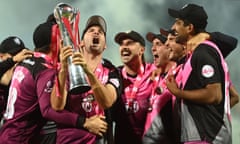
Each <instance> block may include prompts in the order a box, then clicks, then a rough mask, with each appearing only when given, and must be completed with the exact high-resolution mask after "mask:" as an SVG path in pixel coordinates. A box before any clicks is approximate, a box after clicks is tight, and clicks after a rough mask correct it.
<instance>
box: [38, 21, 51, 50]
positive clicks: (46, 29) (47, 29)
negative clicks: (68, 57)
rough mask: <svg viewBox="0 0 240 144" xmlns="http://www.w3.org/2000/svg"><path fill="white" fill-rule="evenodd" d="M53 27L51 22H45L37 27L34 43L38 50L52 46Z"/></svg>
mask: <svg viewBox="0 0 240 144" xmlns="http://www.w3.org/2000/svg"><path fill="white" fill-rule="evenodd" d="M52 25H53V24H52V23H50V22H45V23H42V24H39V25H38V26H37V27H36V29H35V30H34V32H33V42H34V45H35V47H36V48H41V47H44V46H47V45H50V44H51V36H52Z"/></svg>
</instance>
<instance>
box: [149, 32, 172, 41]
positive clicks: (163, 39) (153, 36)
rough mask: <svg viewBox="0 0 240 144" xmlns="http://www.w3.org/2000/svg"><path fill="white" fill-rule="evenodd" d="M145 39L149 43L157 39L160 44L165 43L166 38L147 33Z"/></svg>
mask: <svg viewBox="0 0 240 144" xmlns="http://www.w3.org/2000/svg"><path fill="white" fill-rule="evenodd" d="M146 38H147V40H148V41H149V42H152V41H153V40H154V39H156V38H157V39H159V40H160V41H161V42H162V43H165V42H166V40H167V38H166V36H164V35H162V34H155V33H152V32H148V33H147V34H146Z"/></svg>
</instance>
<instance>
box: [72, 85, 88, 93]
mask: <svg viewBox="0 0 240 144" xmlns="http://www.w3.org/2000/svg"><path fill="white" fill-rule="evenodd" d="M90 89H91V87H90V86H89V85H82V86H77V87H74V88H71V89H70V90H69V93H70V94H74V95H75V94H82V93H85V92H87V91H89V90H90Z"/></svg>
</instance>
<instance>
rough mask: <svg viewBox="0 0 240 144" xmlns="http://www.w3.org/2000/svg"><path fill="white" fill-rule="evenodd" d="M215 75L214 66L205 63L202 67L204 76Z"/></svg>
mask: <svg viewBox="0 0 240 144" xmlns="http://www.w3.org/2000/svg"><path fill="white" fill-rule="evenodd" d="M213 75H214V68H213V67H212V66H211V65H204V66H203V67H202V76H204V77H205V78H210V77H212V76H213Z"/></svg>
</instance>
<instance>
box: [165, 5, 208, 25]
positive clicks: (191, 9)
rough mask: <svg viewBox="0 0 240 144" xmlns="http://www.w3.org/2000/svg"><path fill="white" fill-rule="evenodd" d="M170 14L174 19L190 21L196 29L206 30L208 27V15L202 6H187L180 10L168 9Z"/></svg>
mask: <svg viewBox="0 0 240 144" xmlns="http://www.w3.org/2000/svg"><path fill="white" fill-rule="evenodd" d="M168 14H169V15H170V16H172V17H174V18H180V19H182V20H188V21H189V22H190V23H192V24H193V25H194V27H195V28H200V29H205V28H206V26H207V19H208V16H207V13H206V11H205V10H204V8H203V7H202V6H199V5H196V4H187V5H185V6H184V7H182V8H181V9H180V10H174V9H170V8H169V9H168Z"/></svg>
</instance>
